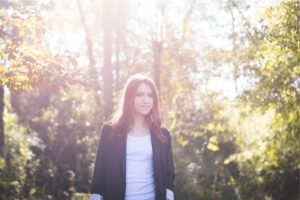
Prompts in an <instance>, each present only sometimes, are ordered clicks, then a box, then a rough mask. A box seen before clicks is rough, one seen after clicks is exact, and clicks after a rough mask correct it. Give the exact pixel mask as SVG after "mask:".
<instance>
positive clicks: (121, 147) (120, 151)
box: [115, 136, 127, 177]
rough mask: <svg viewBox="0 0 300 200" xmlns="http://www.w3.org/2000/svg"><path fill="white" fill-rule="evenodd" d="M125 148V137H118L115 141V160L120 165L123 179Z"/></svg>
mask: <svg viewBox="0 0 300 200" xmlns="http://www.w3.org/2000/svg"><path fill="white" fill-rule="evenodd" d="M126 146H127V136H124V137H120V138H118V139H116V146H115V148H116V153H117V159H118V161H119V164H120V169H121V172H122V174H123V175H124V177H126V176H125V175H126Z"/></svg>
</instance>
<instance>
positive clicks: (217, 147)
mask: <svg viewBox="0 0 300 200" xmlns="http://www.w3.org/2000/svg"><path fill="white" fill-rule="evenodd" d="M207 148H208V149H209V150H211V151H219V150H220V148H219V146H217V145H215V144H213V143H208V145H207Z"/></svg>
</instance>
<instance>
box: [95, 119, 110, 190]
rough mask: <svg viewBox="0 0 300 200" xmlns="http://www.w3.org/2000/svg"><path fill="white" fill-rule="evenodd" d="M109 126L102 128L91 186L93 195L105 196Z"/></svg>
mask: <svg viewBox="0 0 300 200" xmlns="http://www.w3.org/2000/svg"><path fill="white" fill-rule="evenodd" d="M109 129H110V127H109V125H106V124H104V125H103V126H102V128H101V133H100V140H99V143H98V150H97V154H96V160H95V165H94V173H93V178H92V185H91V193H92V194H99V195H101V196H104V182H105V180H104V177H105V176H104V174H105V166H104V164H105V160H106V158H105V157H106V153H105V152H107V146H108V143H107V141H108V140H107V139H108V134H109Z"/></svg>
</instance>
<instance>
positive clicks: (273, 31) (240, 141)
mask: <svg viewBox="0 0 300 200" xmlns="http://www.w3.org/2000/svg"><path fill="white" fill-rule="evenodd" d="M299 63H300V3H299V1H298V0H282V1H276V0H274V1H271V0H270V1H262V0H255V1H246V0H222V1H220V0H210V1H209V0H177V1H171V0H153V1H150V0H149V1H139V0H130V1H129V0H128V1H126V0H97V1H96V0H94V1H92V0H86V1H84V0H61V1H54V0H53V1H51V0H1V1H0V150H1V154H0V199H1V200H15V199H16V200H19V199H39V200H40V199H43V200H51V199H55V200H56V199H58V200H65V199H66V200H67V199H72V200H79V199H88V193H89V191H90V185H91V175H92V172H93V167H94V160H95V154H96V150H97V145H98V142H99V137H100V135H99V134H100V132H99V130H100V128H101V126H102V124H103V122H104V121H105V120H106V119H107V118H108V117H109V116H110V115H111V113H112V112H113V111H114V110H115V109H116V105H117V102H118V99H119V95H120V90H121V88H122V86H123V85H124V82H125V81H126V80H127V78H128V77H129V76H130V75H132V74H134V73H145V74H148V75H149V76H151V77H152V78H153V79H154V80H155V82H156V84H157V86H158V90H159V92H160V100H161V113H162V122H163V126H165V127H167V128H168V129H169V130H170V132H171V134H172V146H173V154H174V162H175V170H176V178H175V191H174V192H175V197H176V199H183V200H198V199H205V200H219V199H220V200H235V199H236V200H298V199H299V188H300V184H299V177H300V153H299V150H300V137H299V136H300V64H299Z"/></svg>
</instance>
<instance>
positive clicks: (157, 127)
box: [109, 74, 166, 142]
mask: <svg viewBox="0 0 300 200" xmlns="http://www.w3.org/2000/svg"><path fill="white" fill-rule="evenodd" d="M141 83H144V84H146V85H147V86H149V87H150V88H151V90H152V93H153V100H154V102H153V107H152V109H151V111H150V112H149V113H148V114H147V115H146V116H145V120H146V123H147V124H148V125H149V128H150V131H151V132H152V133H154V134H155V136H156V137H157V138H158V139H159V140H160V141H161V142H166V137H165V136H164V135H163V133H162V131H161V119H160V111H159V96H158V92H157V89H156V86H155V83H154V81H153V80H152V79H151V78H150V77H148V76H146V75H145V74H134V75H132V76H130V77H129V79H128V80H127V82H126V84H125V86H124V88H123V91H122V94H121V98H120V101H119V105H118V109H117V111H116V112H115V113H114V114H113V115H112V117H111V119H110V120H109V123H110V124H111V125H112V130H113V136H114V137H121V136H126V135H127V134H128V132H129V131H130V130H131V129H132V128H133V125H134V114H135V111H134V98H135V95H136V91H137V88H138V87H139V85H140V84H141Z"/></svg>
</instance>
